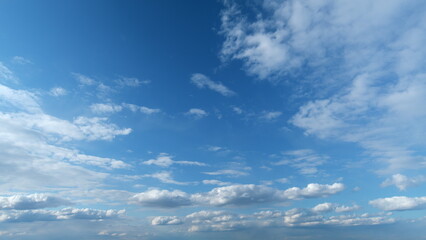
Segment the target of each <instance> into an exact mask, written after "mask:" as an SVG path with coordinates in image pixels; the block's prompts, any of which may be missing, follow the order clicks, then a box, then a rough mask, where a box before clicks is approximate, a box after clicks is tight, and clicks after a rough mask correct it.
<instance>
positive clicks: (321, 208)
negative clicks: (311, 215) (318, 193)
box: [311, 202, 360, 213]
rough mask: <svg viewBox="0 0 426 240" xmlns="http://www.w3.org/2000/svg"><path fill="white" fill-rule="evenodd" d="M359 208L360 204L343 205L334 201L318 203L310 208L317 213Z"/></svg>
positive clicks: (350, 210) (349, 210)
mask: <svg viewBox="0 0 426 240" xmlns="http://www.w3.org/2000/svg"><path fill="white" fill-rule="evenodd" d="M358 209H360V206H358V205H353V206H344V205H338V204H335V203H328V202H326V203H320V204H318V205H316V206H315V207H313V208H312V209H311V210H312V211H314V212H317V213H321V212H332V211H335V212H352V211H355V210H358Z"/></svg>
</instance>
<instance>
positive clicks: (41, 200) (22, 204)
mask: <svg viewBox="0 0 426 240" xmlns="http://www.w3.org/2000/svg"><path fill="white" fill-rule="evenodd" d="M70 204H71V202H70V201H68V200H66V199H62V198H59V197H54V196H49V195H46V194H37V193H35V194H29V195H12V196H7V197H1V196H0V209H14V210H29V209H40V208H53V207H59V206H63V205H70Z"/></svg>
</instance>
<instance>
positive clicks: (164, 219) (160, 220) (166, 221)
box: [151, 216, 183, 225]
mask: <svg viewBox="0 0 426 240" xmlns="http://www.w3.org/2000/svg"><path fill="white" fill-rule="evenodd" d="M182 223H183V221H182V219H180V218H178V217H176V216H158V217H154V218H153V219H152V220H151V225H179V224H182Z"/></svg>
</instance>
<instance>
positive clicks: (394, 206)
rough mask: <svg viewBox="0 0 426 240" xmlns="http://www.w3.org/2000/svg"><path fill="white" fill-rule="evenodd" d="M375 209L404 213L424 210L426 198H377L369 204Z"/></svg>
mask: <svg viewBox="0 0 426 240" xmlns="http://www.w3.org/2000/svg"><path fill="white" fill-rule="evenodd" d="M369 204H370V205H373V206H374V207H376V208H379V209H382V210H384V211H406V210H417V209H425V208H426V197H413V198H411V197H405V196H395V197H389V198H378V199H375V200H372V201H370V202H369Z"/></svg>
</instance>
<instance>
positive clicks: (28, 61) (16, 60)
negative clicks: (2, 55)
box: [12, 56, 33, 65]
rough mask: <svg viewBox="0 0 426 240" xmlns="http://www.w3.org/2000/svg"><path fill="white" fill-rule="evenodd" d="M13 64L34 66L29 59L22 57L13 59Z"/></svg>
mask: <svg viewBox="0 0 426 240" xmlns="http://www.w3.org/2000/svg"><path fill="white" fill-rule="evenodd" d="M12 62H13V63H17V64H21V65H24V64H33V62H31V61H30V60H28V59H26V58H24V57H21V56H14V57H13V58H12Z"/></svg>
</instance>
